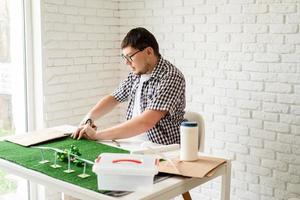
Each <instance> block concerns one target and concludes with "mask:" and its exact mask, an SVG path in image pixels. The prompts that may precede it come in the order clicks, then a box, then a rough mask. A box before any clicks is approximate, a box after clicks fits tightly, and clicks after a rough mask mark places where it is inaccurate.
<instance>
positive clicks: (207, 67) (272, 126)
mask: <svg viewBox="0 0 300 200" xmlns="http://www.w3.org/2000/svg"><path fill="white" fill-rule="evenodd" d="M129 1H130V0H126V1H124V2H126V3H128V2H129ZM121 2H123V1H121ZM137 2H138V3H139V4H141V3H142V2H144V3H145V7H144V8H139V9H137V10H135V9H132V10H131V13H130V12H128V10H127V8H125V7H123V6H122V3H121V4H120V11H121V12H122V11H123V10H127V12H126V14H127V15H128V16H124V17H122V20H123V21H131V20H132V19H133V18H135V17H136V13H137V12H139V13H140V12H142V9H144V10H145V11H147V13H148V14H147V16H143V15H140V14H139V15H138V17H139V18H140V20H141V21H145V22H146V23H145V24H144V26H145V27H146V28H148V29H150V30H151V31H153V33H154V34H155V35H156V36H158V37H157V38H158V40H159V43H160V48H161V52H162V54H163V56H164V57H166V58H167V59H169V60H170V61H172V62H174V63H175V64H176V65H177V67H179V68H180V69H181V70H182V71H183V73H184V74H185V76H186V79H187V101H188V102H187V104H188V105H187V107H188V108H189V109H192V110H195V111H198V112H199V113H201V114H203V116H204V118H205V122H206V126H207V127H206V130H207V133H206V137H207V138H206V141H207V142H206V151H207V152H209V153H214V154H216V155H221V156H222V155H227V156H229V157H231V158H232V159H233V177H232V178H233V179H232V183H233V184H232V189H231V191H232V192H231V196H232V199H251V200H253V199H289V198H295V199H300V192H299V191H300V176H299V169H300V163H299V159H300V154H299V150H298V149H299V148H298V146H299V142H298V143H297V142H296V141H297V139H296V138H299V136H298V135H299V134H300V131H299V123H300V122H299V117H298V115H299V113H300V109H299V103H300V102H299V100H298V99H299V88H300V86H299V80H300V68H299V66H298V65H299V62H300V60H299V58H300V53H299V38H300V34H299V29H300V27H299V22H300V21H299V15H300V5H299V1H297V0H296V1H262V0H261V1H255V0H248V1H243V0H232V1H231V0H230V1H191V0H180V1H176V2H174V4H173V3H172V4H171V5H170V1H165V0H160V1H133V0H132V1H130V3H132V4H134V3H137ZM281 2H284V3H281ZM149 9H152V10H153V11H152V15H151V12H149ZM157 18H160V20H159V19H157ZM139 25H140V24H135V23H130V24H129V25H127V24H124V25H121V28H122V30H124V31H122V32H121V38H122V37H123V36H124V33H125V32H126V31H125V30H129V29H130V28H131V27H132V26H139ZM126 27H127V29H126ZM123 32H124V33H123ZM224 127H226V128H224ZM298 141H299V140H298ZM285 156H287V157H285ZM293 159H296V160H297V161H296V163H295V162H294V161H293ZM214 186H215V185H214V184H213V183H212V184H210V185H209V184H207V185H206V186H205V187H202V188H201V189H198V190H194V191H193V195H194V197H195V199H198V198H200V197H201V198H203V197H204V199H215V198H219V196H218V195H217V196H214V195H212V193H213V192H215V191H214V189H219V188H218V186H219V185H218V186H217V187H214ZM199 192H201V194H199Z"/></svg>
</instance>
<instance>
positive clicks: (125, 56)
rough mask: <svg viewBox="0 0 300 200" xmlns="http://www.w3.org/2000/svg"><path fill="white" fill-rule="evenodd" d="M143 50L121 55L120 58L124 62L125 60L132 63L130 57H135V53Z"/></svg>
mask: <svg viewBox="0 0 300 200" xmlns="http://www.w3.org/2000/svg"><path fill="white" fill-rule="evenodd" d="M144 49H145V48H143V49H141V50H137V51H136V52H134V53H133V54H131V55H124V54H122V55H121V56H122V58H123V59H124V60H127V61H128V62H132V61H133V60H132V57H133V56H135V55H136V54H137V53H139V52H141V51H144Z"/></svg>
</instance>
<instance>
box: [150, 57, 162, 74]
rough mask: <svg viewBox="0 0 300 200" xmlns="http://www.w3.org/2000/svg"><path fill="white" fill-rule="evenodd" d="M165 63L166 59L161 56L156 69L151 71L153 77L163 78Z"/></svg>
mask: <svg viewBox="0 0 300 200" xmlns="http://www.w3.org/2000/svg"><path fill="white" fill-rule="evenodd" d="M164 63H165V59H163V57H162V56H160V57H159V60H158V62H157V64H156V66H155V67H154V69H153V71H152V73H151V77H153V78H161V77H162V76H163V73H162V72H163V71H164V68H163V66H164Z"/></svg>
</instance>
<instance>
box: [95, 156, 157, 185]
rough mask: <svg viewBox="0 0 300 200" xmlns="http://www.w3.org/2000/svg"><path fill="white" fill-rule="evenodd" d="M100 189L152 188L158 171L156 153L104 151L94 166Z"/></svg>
mask: <svg viewBox="0 0 300 200" xmlns="http://www.w3.org/2000/svg"><path fill="white" fill-rule="evenodd" d="M93 172H95V173H96V174H97V176H98V189H99V190H112V191H114V190H118V191H135V190H144V191H145V190H151V189H152V187H153V180H154V175H155V174H157V173H158V159H156V157H155V156H154V155H133V154H119V153H103V154H101V155H100V156H99V159H97V161H96V162H95V164H94V166H93Z"/></svg>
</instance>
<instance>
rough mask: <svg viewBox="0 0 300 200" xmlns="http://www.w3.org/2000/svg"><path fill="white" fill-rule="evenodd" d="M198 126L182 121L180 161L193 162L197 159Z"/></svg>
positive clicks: (194, 123) (195, 123)
mask: <svg viewBox="0 0 300 200" xmlns="http://www.w3.org/2000/svg"><path fill="white" fill-rule="evenodd" d="M198 142H199V139H198V124H197V122H192V121H184V122H182V123H181V125H180V160H182V161H194V160H197V159H198Z"/></svg>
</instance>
